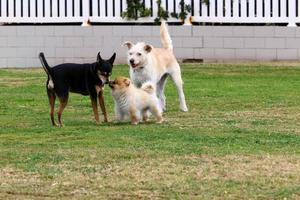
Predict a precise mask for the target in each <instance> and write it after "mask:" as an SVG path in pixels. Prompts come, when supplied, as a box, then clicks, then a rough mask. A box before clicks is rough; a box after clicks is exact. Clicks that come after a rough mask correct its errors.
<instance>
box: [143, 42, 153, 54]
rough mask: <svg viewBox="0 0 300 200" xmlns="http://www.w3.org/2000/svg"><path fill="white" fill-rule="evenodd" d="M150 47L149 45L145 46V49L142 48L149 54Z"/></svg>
mask: <svg viewBox="0 0 300 200" xmlns="http://www.w3.org/2000/svg"><path fill="white" fill-rule="evenodd" d="M152 48H153V47H152V46H151V45H149V44H146V45H145V47H144V49H145V51H146V52H147V53H150V52H151V51H152Z"/></svg>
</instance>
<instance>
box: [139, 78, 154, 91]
mask: <svg viewBox="0 0 300 200" xmlns="http://www.w3.org/2000/svg"><path fill="white" fill-rule="evenodd" d="M141 89H142V90H144V91H145V92H147V93H148V94H155V86H154V84H153V83H152V82H150V81H147V82H145V83H143V85H142V87H141Z"/></svg>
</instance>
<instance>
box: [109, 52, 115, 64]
mask: <svg viewBox="0 0 300 200" xmlns="http://www.w3.org/2000/svg"><path fill="white" fill-rule="evenodd" d="M115 59H116V53H114V54H113V55H112V56H111V58H110V59H109V60H108V62H109V63H110V64H114V61H115Z"/></svg>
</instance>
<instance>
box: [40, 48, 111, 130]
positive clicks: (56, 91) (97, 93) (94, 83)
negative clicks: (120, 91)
mask: <svg viewBox="0 0 300 200" xmlns="http://www.w3.org/2000/svg"><path fill="white" fill-rule="evenodd" d="M39 58H40V60H41V63H42V65H43V68H44V70H45V71H46V73H47V75H48V80H47V83H46V89H47V94H48V98H49V104H50V117H51V122H52V125H53V126H55V125H56V123H55V121H54V104H55V99H56V96H57V97H58V99H59V102H60V106H59V111H58V122H59V125H60V126H62V121H61V115H62V112H63V110H64V108H65V107H66V105H67V102H68V98H69V92H74V93H79V94H82V95H89V96H90V98H91V102H92V107H93V112H94V116H95V120H96V122H97V123H98V122H99V114H98V107H97V98H98V99H99V104H100V108H101V110H102V112H103V115H104V121H105V122H107V113H106V109H105V105H104V98H103V86H104V84H106V83H108V82H109V76H110V75H111V73H112V69H113V63H114V60H115V58H116V53H114V54H113V55H112V57H111V58H110V59H109V60H103V59H102V58H101V56H100V53H98V55H97V61H96V62H95V63H91V64H74V63H64V64H60V65H57V66H55V67H50V66H49V65H48V63H47V61H46V59H45V56H44V54H43V53H40V54H39Z"/></svg>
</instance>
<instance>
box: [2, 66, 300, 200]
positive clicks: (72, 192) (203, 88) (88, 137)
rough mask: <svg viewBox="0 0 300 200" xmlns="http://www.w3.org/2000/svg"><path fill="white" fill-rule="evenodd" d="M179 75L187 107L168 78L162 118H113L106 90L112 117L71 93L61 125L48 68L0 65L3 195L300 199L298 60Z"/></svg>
mask: <svg viewBox="0 0 300 200" xmlns="http://www.w3.org/2000/svg"><path fill="white" fill-rule="evenodd" d="M114 70H115V71H114V74H113V78H114V77H115V76H117V75H121V74H122V75H127V74H128V69H127V67H126V66H125V65H119V66H115V69H114ZM182 73H183V79H184V82H185V85H184V87H185V94H186V98H187V104H188V107H189V109H190V111H189V112H187V113H183V112H180V111H179V102H178V96H177V93H176V89H175V87H174V86H173V84H172V82H171V81H168V84H167V88H166V96H167V109H168V110H167V112H165V113H164V118H165V120H166V121H165V122H164V123H163V124H156V123H154V121H153V120H152V122H150V123H147V124H140V125H137V126H133V125H131V124H130V123H119V124H115V123H114V122H112V120H113V102H112V97H111V96H110V90H109V88H108V87H107V88H106V91H105V92H106V93H105V100H106V106H107V108H108V110H109V119H110V122H109V123H101V124H100V125H96V124H95V123H94V118H93V113H92V108H91V105H90V100H89V98H88V97H84V96H80V95H76V94H72V95H71V96H70V101H69V104H68V106H67V108H66V109H65V112H64V113H63V121H64V124H65V126H64V127H62V128H58V127H52V126H51V125H50V116H49V106H48V99H47V97H46V91H45V81H46V75H45V73H44V71H42V69H0V127H1V129H0V199H99V198H100V199H138V198H142V199H144V198H146V199H148V198H149V199H285V198H286V199H300V67H297V66H289V65H280V64H249V65H248V64H243V65H237V64H235V65H229V64H197V65H188V64H185V65H182ZM57 103H58V101H57ZM101 119H103V118H102V116H101Z"/></svg>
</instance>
